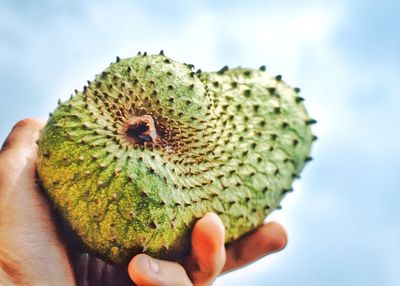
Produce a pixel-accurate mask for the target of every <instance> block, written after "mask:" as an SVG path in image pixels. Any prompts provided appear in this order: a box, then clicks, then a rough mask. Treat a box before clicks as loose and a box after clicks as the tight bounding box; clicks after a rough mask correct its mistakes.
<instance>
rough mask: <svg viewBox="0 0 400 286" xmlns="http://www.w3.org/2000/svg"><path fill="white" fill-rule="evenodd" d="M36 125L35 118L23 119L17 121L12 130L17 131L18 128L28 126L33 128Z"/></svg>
mask: <svg viewBox="0 0 400 286" xmlns="http://www.w3.org/2000/svg"><path fill="white" fill-rule="evenodd" d="M36 124H37V120H36V119H35V118H25V119H22V120H20V121H18V122H17V123H16V124H15V125H14V127H13V130H15V129H19V128H26V127H30V126H35V125H36Z"/></svg>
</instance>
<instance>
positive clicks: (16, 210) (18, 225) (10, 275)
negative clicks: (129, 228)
mask: <svg viewBox="0 0 400 286" xmlns="http://www.w3.org/2000/svg"><path fill="white" fill-rule="evenodd" d="M42 125H43V124H42V123H41V122H40V121H38V120H35V119H29V120H23V121H20V122H19V123H17V124H16V126H15V127H14V128H13V130H12V132H11V133H10V135H9V136H8V137H7V140H6V142H5V143H4V144H3V147H2V150H1V152H0V284H1V285H14V284H17V285H75V280H74V274H73V271H72V266H71V263H70V260H69V258H68V253H67V247H66V244H65V243H64V242H63V240H62V236H60V235H59V232H58V229H57V224H56V223H55V220H54V214H53V212H52V210H51V209H50V208H49V205H48V202H47V200H46V198H45V197H44V196H43V194H42V193H41V192H40V189H39V187H38V185H37V184H36V183H35V181H36V173H35V172H36V171H35V163H34V162H35V158H36V152H37V147H36V144H34V142H35V141H36V139H37V137H38V133H39V130H40V128H41V127H42ZM285 244H286V234H285V231H284V230H283V228H282V227H281V226H280V225H279V224H277V223H269V224H266V225H263V226H261V227H260V228H258V229H257V230H255V231H254V232H253V233H251V234H249V235H247V236H245V237H243V238H242V239H240V240H238V241H235V242H233V243H231V244H230V245H229V246H228V247H227V248H226V250H225V247H224V227H223V225H222V222H221V221H220V219H219V218H218V216H216V215H215V214H207V215H206V216H205V217H203V218H202V219H201V220H199V221H198V222H197V223H196V225H195V227H194V230H193V235H192V253H191V254H190V255H189V256H188V257H187V258H186V259H185V260H184V261H182V262H181V264H178V263H174V262H169V261H161V260H157V259H153V258H151V257H149V256H147V255H145V254H139V255H137V256H135V257H134V258H133V259H132V260H131V262H130V263H129V266H128V272H129V275H130V277H131V278H132V280H133V281H135V283H137V284H138V285H192V284H194V285H209V284H211V283H212V281H213V280H214V279H215V278H216V276H217V275H218V274H219V273H221V272H226V271H230V270H232V269H235V268H238V267H241V266H243V265H245V264H248V263H250V262H252V261H254V260H256V259H258V258H259V257H261V256H264V255H266V254H269V253H271V252H274V251H277V250H279V249H281V248H283V247H284V246H285ZM70 254H71V253H70ZM72 256H73V259H72V261H73V265H74V266H75V274H76V275H75V276H76V278H77V280H76V283H77V284H78V285H132V283H131V282H130V281H129V278H128V275H126V268H125V269H124V267H121V266H112V265H110V264H106V263H105V262H103V261H101V260H100V259H98V258H95V257H93V256H90V255H88V254H83V255H76V254H75V253H72ZM152 269H153V270H156V271H152ZM117 281H118V282H117Z"/></svg>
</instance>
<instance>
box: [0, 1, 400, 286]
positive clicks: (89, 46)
mask: <svg viewBox="0 0 400 286" xmlns="http://www.w3.org/2000/svg"><path fill="white" fill-rule="evenodd" d="M399 13H400V2H398V1H394V0H392V1H389V0H383V1H355V0H349V1H344V0H337V1H333V0H330V1H294V0H285V1H227V0H224V1H211V0H208V1H183V0H181V1H128V0H117V1H113V4H112V5H110V4H109V1H94V0H89V1H78V0H75V1H30V2H29V1H15V0H12V1H11V0H10V1H4V0H0V123H1V124H0V140H1V141H3V140H4V138H5V137H6V135H7V133H8V131H9V129H10V128H11V126H12V125H13V123H15V122H16V121H18V120H19V119H21V118H24V117H30V116H38V117H46V116H47V114H48V113H49V112H50V111H52V110H53V109H54V108H55V107H56V105H57V99H58V98H61V99H67V98H68V97H69V95H70V94H71V93H72V92H73V90H74V89H75V88H78V89H79V88H81V87H82V86H83V85H84V84H85V82H86V80H88V79H93V77H94V75H95V74H96V73H98V72H100V71H102V70H103V69H104V68H105V67H106V66H107V65H108V64H109V63H110V62H111V61H113V60H114V59H115V56H117V55H119V56H121V57H129V56H133V55H136V53H137V52H138V51H139V50H141V51H144V50H146V51H148V52H149V53H156V52H158V51H159V50H160V49H163V50H164V51H165V52H166V54H167V55H169V56H171V57H172V58H174V59H176V60H178V61H181V62H191V63H193V64H194V65H195V66H196V68H201V69H203V70H216V69H219V68H221V67H222V66H224V65H226V64H227V65H229V66H231V67H233V66H237V65H242V66H248V67H255V68H256V67H259V66H260V65H262V64H265V65H266V66H267V69H268V71H269V72H271V73H273V74H282V75H283V77H284V79H285V80H286V81H287V82H288V83H290V84H292V85H293V86H299V87H301V89H302V95H303V96H304V97H305V98H306V102H305V103H306V106H307V108H308V110H309V113H310V114H311V116H312V117H314V118H316V119H317V120H318V122H319V123H318V124H317V126H315V129H314V131H315V133H316V134H317V135H318V137H319V138H320V139H319V140H318V141H317V143H316V144H315V146H314V149H313V156H314V158H315V160H314V161H313V162H312V163H310V164H309V165H308V166H307V167H306V169H305V170H304V172H303V174H302V179H301V180H299V181H297V182H296V183H295V192H294V193H292V194H290V195H288V196H287V197H286V198H285V200H284V202H283V204H282V205H283V209H282V210H281V211H278V212H275V213H274V214H273V215H272V216H271V217H270V218H269V219H274V220H277V221H279V222H281V223H282V224H284V225H285V226H286V228H287V230H288V233H289V244H288V246H287V248H286V249H285V250H284V251H283V252H280V253H277V254H274V255H273V256H270V257H268V258H265V259H262V260H260V261H259V262H257V263H255V264H253V265H251V266H249V267H247V268H245V269H243V270H240V271H236V272H233V273H230V274H227V275H224V276H222V277H220V278H219V279H218V280H217V282H216V285H243V284H246V285H284V286H286V285H309V286H314V285H315V286H320V285H325V286H329V285H365V286H368V285H371V286H372V285H388V286H398V285H400V271H399V269H400V207H399V202H400V188H399V183H398V178H399V175H400V152H399V146H400V132H399V131H400V127H399V123H400V112H399V109H400V32H399V31H400V17H399V16H398V15H399ZM255 247H256V246H255Z"/></svg>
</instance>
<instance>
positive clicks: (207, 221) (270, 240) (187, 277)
mask: <svg viewBox="0 0 400 286" xmlns="http://www.w3.org/2000/svg"><path fill="white" fill-rule="evenodd" d="M224 240H225V229H224V226H223V224H222V222H221V220H220V219H219V217H218V216H217V215H216V214H214V213H208V214H206V215H205V216H204V217H203V218H201V219H200V220H199V221H198V222H197V223H196V224H195V226H194V229H193V233H192V252H191V254H190V255H189V256H188V257H187V258H186V259H185V260H184V261H182V263H180V264H179V263H175V262H170V261H163V260H159V259H154V258H151V257H150V256H148V255H146V254H139V255H137V256H135V257H134V258H133V259H132V260H131V262H130V263H129V266H128V271H129V275H130V277H131V278H132V280H133V281H134V282H135V283H136V284H137V285H139V286H142V285H154V286H167V285H171V286H172V285H174V286H175V285H176V286H178V285H182V286H186V285H195V286H206V285H211V284H212V282H213V281H214V280H215V278H216V277H217V276H218V275H219V274H221V273H225V272H228V271H231V270H234V269H237V268H240V267H242V266H245V265H247V264H249V263H251V262H254V261H255V260H257V259H259V258H261V257H263V256H265V255H268V254H271V253H273V252H275V251H278V250H280V249H282V248H284V247H285V245H286V242H287V238H286V232H285V230H284V229H283V228H282V226H281V225H279V224H278V223H276V222H270V223H267V224H264V225H262V226H261V227H259V228H258V229H256V230H255V231H253V232H251V233H249V234H247V235H246V236H244V237H242V238H240V239H239V240H236V241H234V242H232V243H231V244H229V245H228V246H227V247H226V248H225V245H224Z"/></svg>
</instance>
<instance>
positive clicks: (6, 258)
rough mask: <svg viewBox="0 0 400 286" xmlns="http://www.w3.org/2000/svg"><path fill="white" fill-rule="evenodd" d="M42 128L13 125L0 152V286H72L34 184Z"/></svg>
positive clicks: (31, 124)
mask: <svg viewBox="0 0 400 286" xmlns="http://www.w3.org/2000/svg"><path fill="white" fill-rule="evenodd" d="M42 125H43V123H42V122H40V121H38V120H34V119H30V120H23V121H20V122H18V123H17V124H16V125H15V126H14V128H13V129H12V131H11V133H10V135H8V137H7V139H6V141H5V142H4V144H3V146H2V148H1V151H0V285H75V283H74V274H73V271H72V267H71V264H70V263H69V261H68V256H67V249H66V247H65V245H64V243H63V242H62V240H61V238H60V236H59V234H58V231H57V228H56V224H55V223H54V220H53V219H52V218H53V214H52V211H51V209H50V207H49V204H48V203H47V200H46V198H45V197H44V196H43V195H42V193H41V192H40V190H39V188H38V186H37V184H36V180H35V178H36V168H35V163H34V162H35V159H36V152H37V146H36V144H35V141H36V139H37V138H38V135H39V130H40V128H41V127H42Z"/></svg>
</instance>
